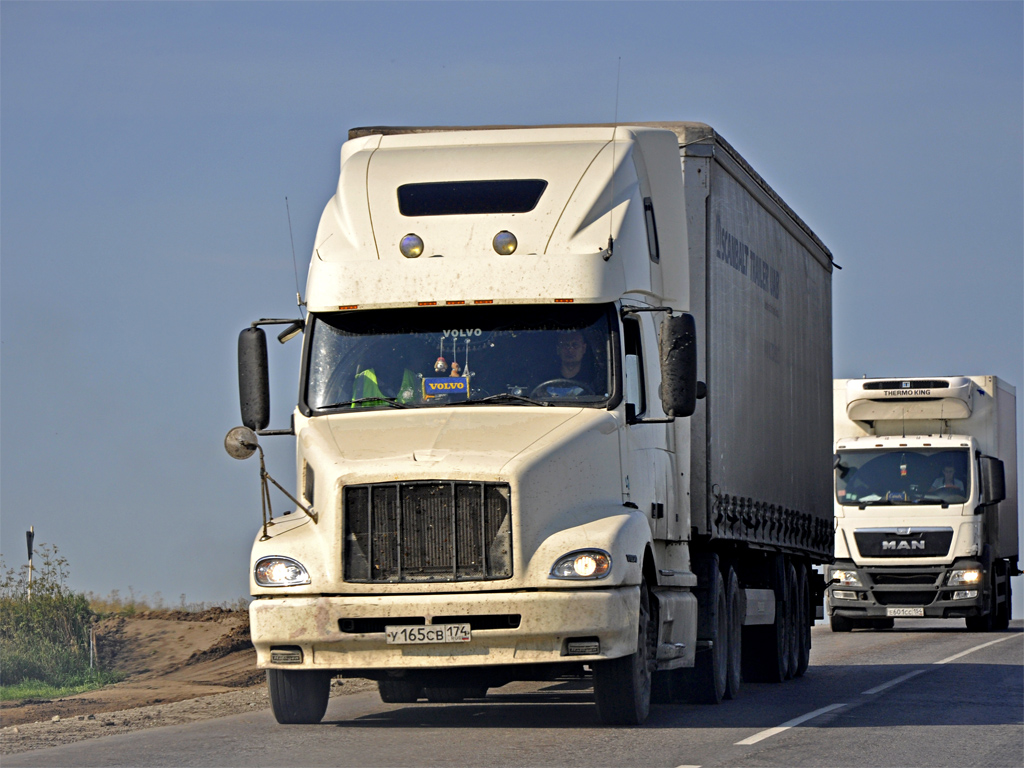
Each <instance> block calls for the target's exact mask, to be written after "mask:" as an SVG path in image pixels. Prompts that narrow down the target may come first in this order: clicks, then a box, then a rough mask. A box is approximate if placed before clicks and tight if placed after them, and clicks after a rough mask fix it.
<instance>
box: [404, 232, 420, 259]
mask: <svg viewBox="0 0 1024 768" xmlns="http://www.w3.org/2000/svg"><path fill="white" fill-rule="evenodd" d="M398 250H400V251H401V252H402V255H403V256H405V258H407V259H415V258H416V257H418V256H420V255H422V254H423V239H422V238H421V237H420V236H419V235H414V234H411V233H410V234H408V235H406V236H405V237H403V238H402V242H401V243H399V244H398Z"/></svg>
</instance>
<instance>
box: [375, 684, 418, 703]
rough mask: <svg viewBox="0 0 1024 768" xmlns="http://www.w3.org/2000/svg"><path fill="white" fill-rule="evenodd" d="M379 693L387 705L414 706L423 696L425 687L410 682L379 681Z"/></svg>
mask: <svg viewBox="0 0 1024 768" xmlns="http://www.w3.org/2000/svg"><path fill="white" fill-rule="evenodd" d="M377 692H378V693H379V694H380V700H381V701H383V702H384V703H385V704H412V703H413V702H415V701H418V700H419V698H420V696H422V695H423V686H421V685H419V684H418V683H415V682H412V681H409V680H391V679H389V680H378V681H377Z"/></svg>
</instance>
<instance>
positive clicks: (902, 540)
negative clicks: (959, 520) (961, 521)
mask: <svg viewBox="0 0 1024 768" xmlns="http://www.w3.org/2000/svg"><path fill="white" fill-rule="evenodd" d="M853 538H854V540H855V541H856V542H857V549H859V550H860V553H861V555H862V556H864V557H893V558H895V557H941V556H944V555H946V554H948V553H949V547H950V545H951V544H952V543H953V529H952V528H917V529H914V528H911V529H907V530H904V531H902V532H901V531H898V530H896V529H895V528H893V529H882V528H874V529H871V528H864V529H861V530H858V531H854V533H853Z"/></svg>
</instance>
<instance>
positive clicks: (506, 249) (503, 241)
mask: <svg viewBox="0 0 1024 768" xmlns="http://www.w3.org/2000/svg"><path fill="white" fill-rule="evenodd" d="M491 245H493V246H494V252H495V253H497V254H498V255H500V256H511V255H512V254H513V253H515V252H516V248H518V247H519V241H518V240H516V236H515V235H513V234H512V233H511V232H509V231H508V230H507V229H503V230H501V232H499V233H498V234H496V235H495V236H494V240H492V241H491Z"/></svg>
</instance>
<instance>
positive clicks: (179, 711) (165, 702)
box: [0, 608, 373, 754]
mask: <svg viewBox="0 0 1024 768" xmlns="http://www.w3.org/2000/svg"><path fill="white" fill-rule="evenodd" d="M96 644H97V652H98V656H99V663H100V666H101V667H102V668H104V669H116V670H119V671H121V672H124V673H125V674H126V675H127V677H126V678H125V679H124V680H123V681H122V682H120V683H117V684H115V685H110V686H107V687H106V688H102V689H100V690H96V691H89V692H88V693H82V694H78V695H76V696H67V697H65V698H60V699H54V700H39V699H26V700H22V701H5V702H0V754H12V753H15V752H25V751H28V750H33V749H42V748H44V747H52V746H58V745H61V744H70V743H73V742H75V741H80V740H82V739H89V738H96V737H99V736H107V735H110V734H113V733H126V732H128V731H134V730H138V729H141V728H151V727H153V726H159V725H178V724H181V723H188V722H192V721H195V720H205V719H208V718H211V717H222V716H225V715H230V714H236V713H239V712H245V711H251V710H253V709H256V708H259V709H264V708H267V707H269V706H270V702H269V699H268V697H267V691H266V684H265V675H264V673H263V672H261V671H259V670H257V669H256V651H255V650H254V649H253V647H252V643H251V641H250V638H249V615H248V613H247V612H245V611H227V610H224V609H222V608H212V609H210V610H207V611H203V612H201V613H186V612H184V611H150V612H146V613H141V614H137V615H135V616H132V617H130V618H129V617H114V618H110V619H106V620H104V621H102V622H100V623H99V624H98V625H97V628H96ZM372 685H373V684H372V683H367V682H365V681H346V682H345V684H344V686H342V683H341V681H340V680H336V681H335V682H334V685H333V686H332V695H333V694H335V693H340V692H342V690H344V692H346V693H347V692H354V691H355V690H366V689H368V688H369V687H371V686H372Z"/></svg>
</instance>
